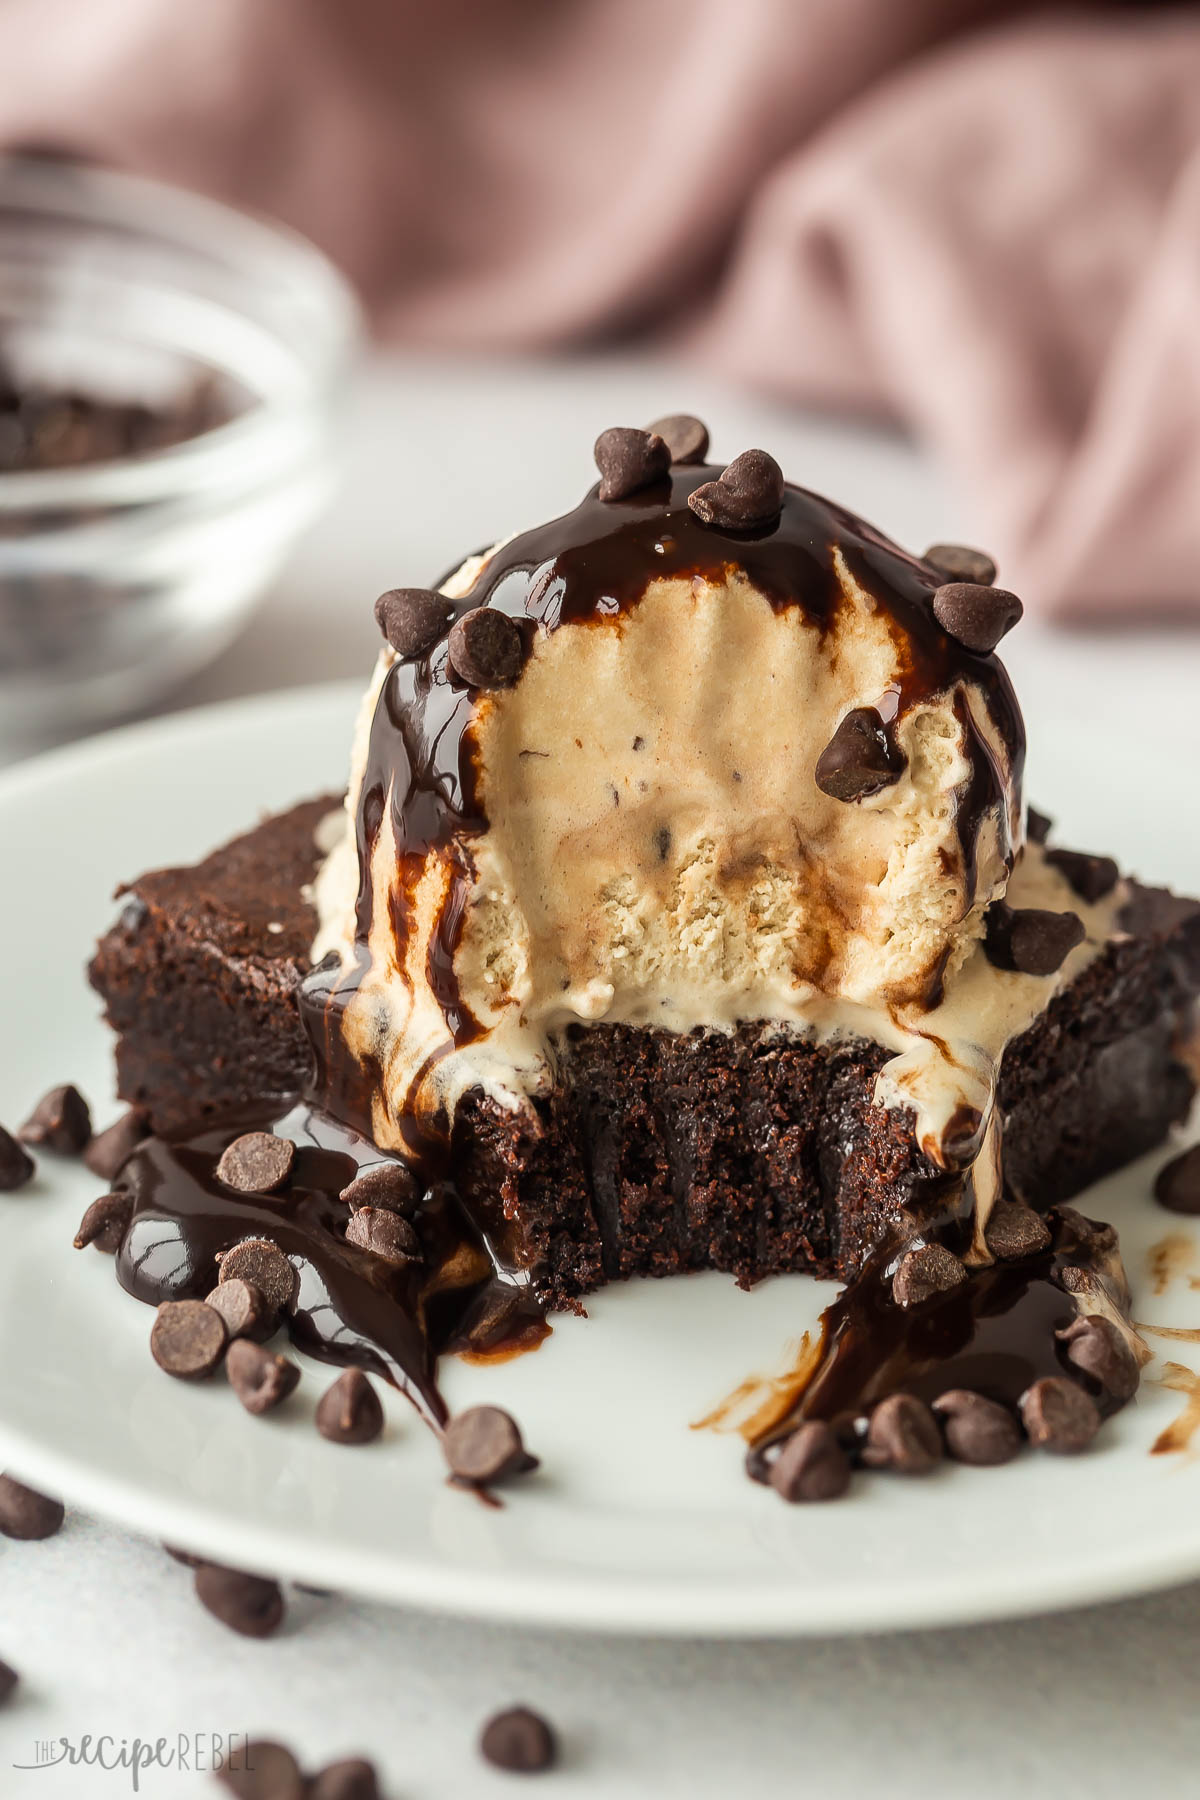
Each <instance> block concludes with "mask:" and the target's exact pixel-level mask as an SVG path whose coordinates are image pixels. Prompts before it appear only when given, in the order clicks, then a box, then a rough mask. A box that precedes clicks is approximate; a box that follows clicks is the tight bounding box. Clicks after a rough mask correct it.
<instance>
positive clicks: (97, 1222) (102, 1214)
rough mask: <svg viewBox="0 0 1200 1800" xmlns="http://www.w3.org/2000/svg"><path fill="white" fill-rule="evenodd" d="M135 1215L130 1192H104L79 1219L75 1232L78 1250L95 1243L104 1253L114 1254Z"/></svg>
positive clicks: (106, 1254)
mask: <svg viewBox="0 0 1200 1800" xmlns="http://www.w3.org/2000/svg"><path fill="white" fill-rule="evenodd" d="M132 1217H133V1200H132V1198H131V1197H130V1195H128V1194H101V1196H100V1198H99V1200H93V1201H92V1204H91V1205H90V1206H89V1207H88V1209H87V1211H86V1212H85V1213H84V1215H83V1217H82V1219H80V1221H79V1230H78V1231H77V1232H76V1233H75V1248H76V1250H86V1249H87V1246H88V1245H89V1244H95V1246H96V1248H97V1250H102V1251H103V1252H104V1254H105V1256H115V1255H116V1254H117V1251H118V1250H119V1249H120V1248H121V1240H122V1238H123V1237H124V1236H125V1233H126V1231H127V1230H128V1229H129V1221H130V1219H131V1218H132Z"/></svg>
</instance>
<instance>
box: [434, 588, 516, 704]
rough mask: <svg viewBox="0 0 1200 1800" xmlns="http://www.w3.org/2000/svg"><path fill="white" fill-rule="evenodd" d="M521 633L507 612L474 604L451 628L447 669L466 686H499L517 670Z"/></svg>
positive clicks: (510, 679) (511, 677)
mask: <svg viewBox="0 0 1200 1800" xmlns="http://www.w3.org/2000/svg"><path fill="white" fill-rule="evenodd" d="M522 653H523V652H522V644H521V634H520V632H519V631H518V630H517V627H516V626H515V625H514V624H513V622H512V620H511V619H510V618H509V617H508V614H507V613H502V612H497V611H496V610H495V608H494V607H490V606H477V607H475V608H474V609H473V611H471V612H467V613H464V614H463V615H462V617H461V618H460V619H456V620H455V621H454V624H453V625H452V626H451V627H450V638H449V644H448V656H449V664H450V672H451V674H452V675H456V676H457V677H458V679H459V681H464V682H465V683H466V684H467V686H468V687H473V688H498V687H504V686H505V684H506V683H507V682H510V681H513V680H514V679H515V678H516V676H517V675H518V674H519V673H520V668H521V657H522Z"/></svg>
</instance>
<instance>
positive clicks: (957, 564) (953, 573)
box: [921, 544, 996, 587]
mask: <svg viewBox="0 0 1200 1800" xmlns="http://www.w3.org/2000/svg"><path fill="white" fill-rule="evenodd" d="M921 560H922V562H927V563H929V564H930V565H931V567H933V568H935V569H936V570H937V572H938V574H939V575H944V576H945V578H946V580H947V581H967V582H970V583H971V584H972V585H973V586H975V587H991V586H992V584H993V582H994V581H995V579H996V565H995V563H994V562H993V561H992V559H991V557H990V556H988V555H987V554H986V552H985V551H983V550H971V549H969V548H968V547H967V545H966V544H930V546H929V548H928V550H927V551H926V552H925V554H924V556H923V557H922V558H921Z"/></svg>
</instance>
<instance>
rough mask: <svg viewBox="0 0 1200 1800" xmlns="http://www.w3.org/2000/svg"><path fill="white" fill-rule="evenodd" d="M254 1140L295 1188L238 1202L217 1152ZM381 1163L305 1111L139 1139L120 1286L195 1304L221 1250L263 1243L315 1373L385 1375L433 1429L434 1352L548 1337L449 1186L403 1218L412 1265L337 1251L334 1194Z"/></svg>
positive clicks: (213, 1280)
mask: <svg viewBox="0 0 1200 1800" xmlns="http://www.w3.org/2000/svg"><path fill="white" fill-rule="evenodd" d="M264 1130H265V1131H274V1132H276V1133H277V1134H278V1135H280V1136H282V1137H287V1138H290V1139H291V1140H292V1141H293V1142H294V1143H295V1145H296V1159H295V1165H294V1169H293V1174H292V1178H291V1181H290V1182H289V1184H288V1186H287V1188H286V1190H285V1191H284V1192H283V1193H282V1194H276V1195H261V1196H258V1195H255V1196H250V1197H247V1196H246V1195H245V1194H239V1193H235V1192H234V1191H233V1190H232V1189H230V1188H227V1187H226V1186H225V1185H224V1184H223V1183H222V1182H220V1181H219V1180H218V1179H217V1176H216V1173H215V1171H216V1165H217V1161H218V1159H219V1157H220V1155H221V1152H222V1150H223V1149H224V1148H225V1146H226V1145H227V1144H228V1143H229V1142H230V1141H231V1140H232V1139H233V1138H234V1137H236V1136H237V1135H239V1133H241V1132H243V1131H264ZM389 1160H391V1159H389V1158H388V1157H386V1156H382V1155H381V1154H380V1152H379V1151H378V1150H376V1149H375V1147H374V1146H373V1145H372V1144H370V1143H368V1142H367V1141H366V1140H364V1139H363V1138H361V1137H359V1136H358V1135H357V1134H355V1133H354V1132H351V1131H347V1130H345V1129H343V1128H342V1127H340V1126H338V1125H336V1124H334V1123H333V1121H332V1120H330V1119H329V1118H327V1117H326V1116H324V1115H322V1114H320V1113H317V1112H316V1111H314V1110H313V1109H312V1108H311V1107H310V1106H308V1105H306V1104H304V1103H299V1104H297V1105H296V1106H295V1107H293V1108H292V1109H291V1110H290V1111H288V1112H287V1113H286V1114H285V1115H284V1116H283V1117H280V1116H279V1112H278V1109H273V1110H269V1109H259V1110H255V1111H253V1112H243V1113H240V1114H237V1115H234V1116H229V1117H226V1118H225V1119H222V1120H220V1121H219V1122H215V1123H211V1124H208V1125H206V1126H205V1127H204V1128H203V1129H201V1130H199V1131H196V1132H193V1133H185V1134H181V1135H178V1136H172V1137H169V1138H150V1139H147V1140H146V1141H145V1142H144V1143H143V1144H141V1145H140V1146H139V1147H138V1148H137V1149H136V1150H135V1151H134V1153H133V1156H132V1157H131V1158H130V1160H129V1161H128V1163H126V1165H125V1167H124V1169H123V1170H122V1172H121V1177H120V1182H119V1188H120V1191H121V1192H123V1193H128V1194H129V1195H130V1196H131V1197H132V1199H133V1202H134V1210H133V1217H132V1219H131V1221H130V1224H129V1228H128V1230H127V1232H126V1234H125V1239H124V1242H123V1243H122V1245H121V1249H120V1253H119V1256H118V1259H117V1275H118V1279H119V1280H120V1282H121V1285H122V1287H124V1288H126V1289H127V1290H128V1292H129V1293H131V1294H133V1295H135V1296H136V1297H137V1298H138V1299H139V1300H145V1301H148V1302H149V1303H150V1304H151V1305H158V1304H159V1303H160V1302H162V1301H164V1300H202V1299H203V1298H204V1297H205V1295H206V1294H208V1293H210V1292H211V1291H212V1289H213V1288H214V1287H215V1286H216V1285H217V1281H218V1278H219V1273H220V1271H219V1266H218V1262H217V1258H218V1256H219V1255H220V1253H221V1252H222V1251H224V1250H227V1249H229V1248H230V1247H231V1246H232V1245H234V1244H236V1243H239V1242H241V1241H242V1240H243V1239H246V1238H253V1237H264V1238H268V1239H270V1240H271V1241H272V1242H274V1243H276V1244H278V1246H279V1248H280V1249H281V1250H282V1251H283V1253H284V1255H285V1256H287V1257H288V1259H289V1260H290V1261H291V1263H292V1265H293V1267H294V1268H295V1269H296V1271H297V1275H298V1277H299V1280H298V1284H297V1293H296V1299H295V1303H294V1306H293V1308H292V1310H291V1312H290V1313H289V1316H288V1318H287V1319H286V1321H285V1323H286V1325H287V1329H288V1332H289V1335H290V1336H291V1338H292V1341H293V1342H294V1343H295V1344H296V1345H297V1346H298V1347H299V1348H300V1349H301V1350H306V1351H308V1352H309V1353H310V1354H311V1355H313V1356H316V1357H319V1358H320V1359H321V1360H322V1361H324V1362H332V1363H341V1364H352V1365H354V1366H356V1367H358V1368H363V1369H367V1370H370V1371H371V1372H373V1373H375V1374H377V1375H381V1376H383V1377H384V1379H385V1380H387V1381H389V1382H391V1383H392V1384H393V1385H394V1386H396V1387H398V1388H400V1389H401V1391H402V1392H403V1393H405V1394H407V1396H408V1397H409V1399H410V1400H412V1402H413V1403H414V1405H415V1406H416V1407H417V1408H418V1410H419V1411H420V1412H421V1413H422V1414H423V1415H424V1417H425V1418H426V1419H427V1420H428V1421H429V1423H430V1424H432V1425H434V1426H438V1425H440V1424H441V1423H443V1421H444V1420H445V1417H446V1408H445V1404H444V1402H443V1400H442V1398H441V1395H440V1394H439V1392H438V1389H437V1385H436V1380H435V1374H436V1366H437V1358H438V1356H439V1355H440V1354H442V1353H444V1352H447V1351H456V1350H461V1351H469V1352H471V1353H473V1354H476V1355H480V1356H486V1355H493V1354H499V1353H501V1352H505V1351H508V1352H512V1351H514V1350H515V1349H517V1348H532V1347H533V1345H534V1344H536V1343H538V1342H540V1341H541V1339H542V1338H543V1337H544V1336H545V1335H546V1332H547V1331H548V1329H549V1327H548V1326H547V1325H546V1323H545V1318H544V1314H543V1310H542V1308H541V1307H540V1306H539V1305H538V1304H537V1301H536V1300H535V1299H534V1297H533V1294H532V1291H531V1289H530V1287H529V1284H528V1278H527V1277H525V1276H524V1275H523V1274H521V1272H520V1271H518V1270H516V1269H514V1268H512V1267H510V1266H507V1265H506V1263H505V1262H504V1259H503V1256H502V1254H501V1252H500V1251H499V1249H498V1248H497V1246H496V1245H494V1244H493V1243H490V1242H489V1241H488V1239H487V1238H485V1237H484V1235H483V1233H482V1232H481V1231H480V1230H479V1229H478V1227H477V1226H476V1225H475V1223H474V1222H473V1221H472V1219H471V1218H470V1216H469V1215H468V1213H467V1211H466V1209H465V1208H464V1206H463V1204H462V1202H461V1200H460V1199H459V1197H458V1195H457V1193H456V1192H455V1190H454V1188H453V1186H452V1185H451V1184H450V1183H448V1182H440V1183H437V1184H435V1185H434V1186H432V1187H431V1188H430V1189H429V1190H428V1191H427V1192H426V1193H425V1195H424V1197H423V1200H422V1202H421V1205H420V1208H419V1210H418V1211H417V1213H416V1214H415V1216H414V1218H413V1224H414V1227H415V1229H416V1231H417V1235H418V1237H419V1238H420V1241H421V1248H422V1252H423V1261H422V1262H421V1263H420V1264H419V1265H410V1266H405V1267H396V1266H395V1265H394V1264H391V1263H389V1262H386V1261H384V1260H383V1259H382V1258H380V1257H378V1256H374V1255H372V1254H371V1253H370V1252H369V1251H366V1250H362V1249H360V1248H359V1247H358V1246H357V1245H355V1244H350V1243H347V1242H346V1237H345V1230H346V1224H347V1221H348V1220H349V1218H350V1209H349V1207H348V1206H347V1205H346V1204H345V1202H344V1201H342V1200H340V1199H339V1198H338V1195H339V1193H340V1192H341V1190H342V1189H343V1188H345V1187H346V1186H348V1184H349V1183H350V1182H351V1181H352V1180H353V1179H354V1177H355V1176H356V1175H358V1174H359V1173H361V1171H362V1170H364V1169H366V1168H370V1167H373V1166H374V1165H376V1164H378V1163H381V1162H386V1161H389Z"/></svg>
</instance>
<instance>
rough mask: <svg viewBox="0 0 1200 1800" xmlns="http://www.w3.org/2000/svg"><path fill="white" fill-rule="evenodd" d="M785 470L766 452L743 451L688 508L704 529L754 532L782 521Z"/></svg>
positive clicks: (692, 498)
mask: <svg viewBox="0 0 1200 1800" xmlns="http://www.w3.org/2000/svg"><path fill="white" fill-rule="evenodd" d="M783 488H784V481H783V470H782V469H781V468H780V467H779V464H778V463H777V462H776V461H775V458H774V457H773V456H768V455H767V452H766V451H765V450H743V452H742V454H741V455H740V456H735V457H734V459H733V461H732V462H731V463H730V464H729V466H728V468H726V469H725V470H724V471H723V473H722V474H721V475H719V476H718V478H717V479H716V481H706V482H705V483H704V485H703V486H702V487H698V488H696V489H695V490H694V491H693V492H692V493H691V494H689V495H688V505H689V506H690V507H691V509H692V511H693V512H694V513H695V515H696V517H697V518H698V519H701V520H702V521H703V522H704V524H705V525H713V526H715V527H716V528H717V529H718V530H721V531H752V530H755V529H757V528H759V527H761V526H764V525H769V524H770V523H771V521H772V519H777V518H778V517H779V510H780V508H781V506H782V505H783Z"/></svg>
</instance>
